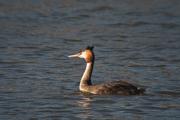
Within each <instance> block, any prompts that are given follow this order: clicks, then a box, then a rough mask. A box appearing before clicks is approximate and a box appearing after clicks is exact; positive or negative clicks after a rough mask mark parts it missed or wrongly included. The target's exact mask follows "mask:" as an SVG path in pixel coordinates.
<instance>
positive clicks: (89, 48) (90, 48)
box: [86, 46, 94, 51]
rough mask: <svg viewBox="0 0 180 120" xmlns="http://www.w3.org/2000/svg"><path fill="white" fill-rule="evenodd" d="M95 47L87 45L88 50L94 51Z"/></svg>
mask: <svg viewBox="0 0 180 120" xmlns="http://www.w3.org/2000/svg"><path fill="white" fill-rule="evenodd" d="M93 48H94V46H87V47H86V50H91V51H92V50H93Z"/></svg>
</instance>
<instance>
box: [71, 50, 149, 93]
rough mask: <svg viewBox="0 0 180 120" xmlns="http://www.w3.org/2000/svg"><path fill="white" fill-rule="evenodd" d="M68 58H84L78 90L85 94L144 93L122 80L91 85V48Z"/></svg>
mask: <svg viewBox="0 0 180 120" xmlns="http://www.w3.org/2000/svg"><path fill="white" fill-rule="evenodd" d="M69 57H79V58H84V59H85V61H86V69H85V71H84V73H83V76H82V78H81V81H80V85H79V90H80V91H81V92H85V93H91V94H97V95H104V94H118V95H139V94H143V93H144V91H145V90H144V89H142V88H137V87H136V86H134V85H132V84H130V83H128V82H126V81H122V80H118V81H111V82H107V83H103V84H98V85H93V84H92V82H91V75H92V71H93V66H94V61H95V55H94V52H93V47H87V48H86V49H85V50H84V51H80V52H79V53H77V54H75V55H70V56H69Z"/></svg>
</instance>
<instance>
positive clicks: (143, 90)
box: [137, 88, 145, 95]
mask: <svg viewBox="0 0 180 120" xmlns="http://www.w3.org/2000/svg"><path fill="white" fill-rule="evenodd" d="M137 90H138V93H139V95H143V94H144V92H145V89H144V88H137Z"/></svg>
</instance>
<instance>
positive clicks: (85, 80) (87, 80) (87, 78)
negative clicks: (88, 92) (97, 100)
mask: <svg viewBox="0 0 180 120" xmlns="http://www.w3.org/2000/svg"><path fill="white" fill-rule="evenodd" d="M92 70H93V63H92V62H90V63H87V64H86V69H85V71H84V73H83V76H82V78H81V81H80V86H79V87H80V89H81V87H82V86H89V85H91V74H92Z"/></svg>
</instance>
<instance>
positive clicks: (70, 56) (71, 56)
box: [68, 53, 80, 58]
mask: <svg viewBox="0 0 180 120" xmlns="http://www.w3.org/2000/svg"><path fill="white" fill-rule="evenodd" d="M79 56H80V53H77V54H74V55H69V56H68V57H69V58H73V57H79Z"/></svg>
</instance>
